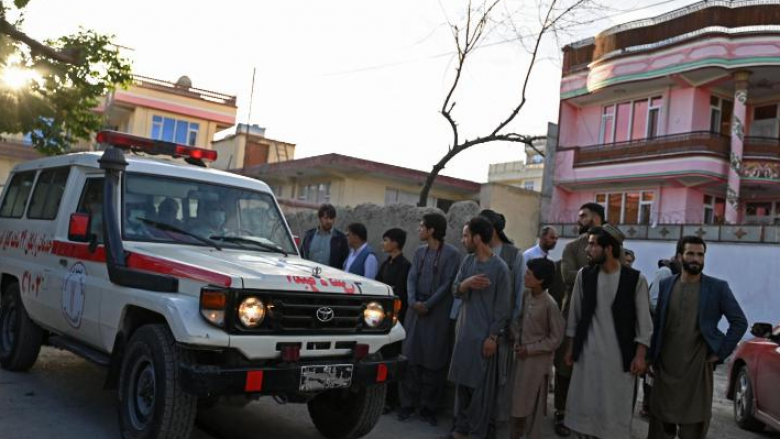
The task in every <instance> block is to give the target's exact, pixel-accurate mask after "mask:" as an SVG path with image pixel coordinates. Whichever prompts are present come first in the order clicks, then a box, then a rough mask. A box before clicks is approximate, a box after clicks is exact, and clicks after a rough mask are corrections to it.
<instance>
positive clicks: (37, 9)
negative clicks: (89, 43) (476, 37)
mask: <svg viewBox="0 0 780 439" xmlns="http://www.w3.org/2000/svg"><path fill="white" fill-rule="evenodd" d="M537 1H538V0H504V1H503V3H502V4H501V7H500V9H499V10H498V13H497V15H496V17H497V18H501V17H507V16H511V17H513V19H512V20H511V23H512V24H509V23H510V22H509V21H507V20H502V22H500V23H498V24H496V25H494V26H491V27H490V29H491V31H490V33H489V34H487V36H486V39H485V43H486V45H485V47H483V48H481V49H480V50H478V51H476V52H474V54H473V55H474V56H473V57H472V58H470V60H469V64H467V66H466V68H465V69H464V72H463V75H462V80H461V87H460V89H459V92H458V93H456V95H455V101H456V102H457V105H456V107H455V110H454V116H455V118H456V120H457V121H458V125H459V127H460V128H461V136H462V137H466V138H473V137H474V136H477V135H483V134H485V133H487V132H490V131H492V129H493V128H495V126H496V125H497V124H498V123H499V122H500V121H501V120H503V119H505V118H506V117H507V116H508V115H509V112H510V111H511V109H512V108H513V107H514V106H515V105H516V104H517V102H518V97H519V95H520V89H521V84H522V79H523V77H524V74H525V69H526V67H527V63H528V60H529V55H528V50H527V49H526V48H525V47H524V46H523V45H521V44H519V43H518V42H517V41H516V40H517V38H516V35H518V34H520V35H527V34H531V33H533V32H534V29H536V28H537V26H536V23H538V20H537V17H538V8H537V6H536V2H537ZM600 1H601V3H602V4H604V5H605V6H606V9H604V10H602V11H600V12H599V13H598V17H599V19H598V20H597V21H593V22H592V23H590V24H586V25H584V26H580V27H578V28H576V29H575V30H574V31H573V32H572V33H571V34H570V35H564V36H561V37H560V40H559V41H556V40H555V39H552V38H550V39H547V40H545V42H544V44H543V45H542V47H541V55H542V56H541V60H540V62H539V63H537V65H536V66H535V68H534V70H533V74H532V76H531V80H530V85H529V90H528V93H527V98H528V100H527V103H526V105H525V107H524V109H523V110H522V112H521V113H520V114H519V116H518V117H517V119H516V121H515V122H514V123H513V124H512V125H511V126H510V128H511V131H514V132H517V133H520V134H534V135H537V134H541V135H543V134H545V133H546V131H547V123H548V122H555V121H556V120H557V117H558V106H559V91H558V90H559V86H560V77H561V68H560V65H561V57H560V45H563V44H568V43H571V42H573V41H577V40H580V39H583V38H587V37H590V36H593V35H594V34H596V33H598V32H599V31H602V30H604V29H607V28H609V27H610V26H613V25H615V24H619V23H623V22H627V21H632V20H636V19H641V18H646V17H651V16H654V15H657V14H659V13H663V12H666V11H670V10H674V9H677V8H679V7H682V6H685V5H688V4H691V3H694V1H692V0H600ZM475 3H476V2H475ZM466 4H467V0H260V1H247V0H242V1H234V0H222V1H218V2H217V1H205V0H189V1H184V0H166V1H162V0H156V1H151V0H134V1H116V0H68V1H54V0H32V1H30V3H29V5H28V6H27V9H26V19H25V23H24V31H25V32H26V33H28V34H29V35H30V36H32V37H34V38H36V39H46V38H55V37H58V36H61V35H66V34H70V33H74V32H76V31H78V29H79V27H84V28H87V29H94V30H97V31H99V32H102V33H108V34H113V35H115V36H116V39H115V41H116V43H117V44H119V45H122V46H125V47H128V48H130V49H131V50H127V51H124V53H125V54H126V55H127V56H128V57H130V58H131V60H132V63H133V71H134V73H136V74H139V75H143V76H151V77H154V78H158V79H164V80H169V81H175V80H176V79H177V78H179V77H180V76H181V75H187V76H189V77H190V78H191V79H192V83H193V86H194V87H198V88H204V89H208V90H213V91H218V92H223V93H228V94H231V95H236V96H237V97H238V121H239V122H241V123H246V122H247V121H249V122H251V123H256V124H259V125H261V126H263V127H266V129H267V131H266V135H267V136H268V137H270V138H273V139H276V140H281V141H286V142H291V143H295V144H297V148H296V158H303V157H309V156H314V155H320V154H327V153H332V152H335V153H339V154H345V155H350V156H355V157H360V158H364V159H368V160H374V161H378V162H383V163H390V164H394V165H399V166H406V167H410V168H414V169H419V170H423V171H429V170H430V169H431V167H432V166H433V164H435V163H436V162H437V161H438V160H439V158H440V157H441V156H442V155H444V154H445V153H446V152H447V148H448V146H449V145H450V143H451V140H452V134H451V131H450V128H449V125H448V123H447V122H446V120H445V119H444V118H443V117H442V116H441V115H440V114H439V110H440V108H441V105H442V102H443V100H444V97H445V96H446V94H447V91H448V90H449V87H450V84H451V81H452V78H453V75H454V66H455V62H454V61H455V55H454V51H455V44H454V41H453V39H452V34H451V31H450V27H449V25H448V21H449V22H453V23H454V22H458V21H460V20H461V19H462V17H463V11H465V5H466ZM587 17H588V20H587V21H590V20H592V19H594V16H593V15H588V16H587ZM529 41H530V40H526V42H529ZM253 69H256V72H257V73H256V77H255V87H254V98H253V105H252V108H251V118H250V111H249V102H250V95H251V91H252V71H253ZM523 158H524V152H523V148H522V146H521V145H519V144H487V145H481V146H477V147H475V148H473V149H471V150H468V151H466V152H464V153H462V154H460V155H459V156H457V157H456V158H454V159H453V160H452V161H451V162H450V164H449V165H448V166H447V167H446V168H445V170H444V171H443V172H442V174H443V175H449V176H453V177H459V178H465V179H469V180H473V181H478V182H484V181H487V174H488V167H489V164H491V163H499V162H508V161H515V160H522V159H523Z"/></svg>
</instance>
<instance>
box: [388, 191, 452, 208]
mask: <svg viewBox="0 0 780 439" xmlns="http://www.w3.org/2000/svg"><path fill="white" fill-rule="evenodd" d="M418 201H420V194H419V193H415V192H409V191H404V190H400V189H395V188H391V187H388V188H385V206H390V205H393V204H405V205H408V206H416V205H417V202H418ZM438 203H439V200H438V199H437V198H436V197H428V204H426V206H438Z"/></svg>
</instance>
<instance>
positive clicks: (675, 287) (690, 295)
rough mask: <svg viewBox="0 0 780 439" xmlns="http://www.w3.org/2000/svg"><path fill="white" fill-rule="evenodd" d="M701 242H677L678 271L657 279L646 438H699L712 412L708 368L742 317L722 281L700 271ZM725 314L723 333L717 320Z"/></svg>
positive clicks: (730, 345)
mask: <svg viewBox="0 0 780 439" xmlns="http://www.w3.org/2000/svg"><path fill="white" fill-rule="evenodd" d="M706 251H707V244H706V243H705V242H704V240H702V239H701V238H699V237H698V236H684V237H682V238H681V239H680V241H679V242H678V243H677V258H678V259H679V260H680V261H681V262H682V268H683V270H682V273H680V274H678V275H676V276H673V277H669V278H666V279H664V280H662V281H661V284H660V288H659V296H658V306H657V307H656V312H655V316H654V317H655V318H654V320H655V322H654V324H655V325H654V326H655V331H653V339H652V344H651V347H650V359H651V364H652V367H653V370H654V372H655V380H654V381H653V397H652V398H651V399H650V414H651V417H650V431H649V434H648V438H649V439H667V438H668V439H673V438H675V437H679V438H681V439H700V438H704V437H706V436H707V430H708V429H709V423H710V418H711V417H712V391H713V376H712V373H713V370H714V368H715V365H717V364H720V363H723V362H724V361H725V360H726V358H728V356H729V355H731V353H732V352H734V348H736V347H737V343H739V341H740V340H741V339H742V336H743V335H744V334H745V331H746V330H747V326H748V325H747V319H746V318H745V314H744V313H743V312H742V308H741V307H740V306H739V303H737V300H736V299H735V298H734V294H732V292H731V289H730V288H729V284H728V283H727V282H726V281H723V280H720V279H717V278H714V277H710V276H707V275H704V274H702V270H703V269H704V254H705V252H706ZM723 317H726V320H728V322H729V328H728V331H727V332H726V334H723V332H721V331H720V329H718V322H720V320H721V318H723Z"/></svg>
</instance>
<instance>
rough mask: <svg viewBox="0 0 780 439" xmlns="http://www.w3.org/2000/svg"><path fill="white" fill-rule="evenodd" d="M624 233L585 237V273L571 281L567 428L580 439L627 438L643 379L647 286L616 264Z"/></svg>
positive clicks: (598, 231)
mask: <svg viewBox="0 0 780 439" xmlns="http://www.w3.org/2000/svg"><path fill="white" fill-rule="evenodd" d="M623 239H624V236H623V233H622V232H621V231H620V230H618V229H617V228H616V227H614V226H612V225H610V224H605V225H604V226H602V227H595V228H593V229H591V230H590V231H589V232H588V245H587V252H588V258H589V260H590V263H591V265H590V266H588V267H584V268H583V269H582V270H580V272H579V273H578V274H577V278H576V281H575V283H574V290H573V291H572V296H571V300H572V301H571V308H570V310H569V319H568V322H567V326H566V337H567V352H566V362H567V363H568V364H571V365H572V366H573V372H572V378H571V385H570V387H569V396H568V399H567V401H566V419H565V421H564V422H565V423H566V426H567V427H568V428H570V429H571V430H572V431H573V432H575V433H576V434H578V435H579V437H583V436H584V437H593V438H601V439H625V438H628V437H631V420H632V418H633V401H634V392H635V391H636V377H637V376H638V375H641V374H643V373H644V372H645V369H646V367H647V366H646V363H645V357H646V355H647V348H648V347H649V345H650V336H651V334H652V330H653V325H652V320H651V318H650V297H649V294H648V289H647V281H646V280H645V278H644V276H642V275H641V274H640V273H639V272H638V271H636V270H634V269H632V268H628V267H626V266H624V265H622V264H621V263H620V256H621V253H622V248H621V246H622V243H623Z"/></svg>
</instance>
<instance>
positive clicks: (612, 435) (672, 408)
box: [301, 203, 747, 439]
mask: <svg viewBox="0 0 780 439" xmlns="http://www.w3.org/2000/svg"><path fill="white" fill-rule="evenodd" d="M318 213H319V217H320V225H319V227H318V228H317V229H313V230H310V231H309V232H307V234H306V236H305V238H304V241H303V245H302V249H301V250H302V255H303V256H304V257H306V258H308V259H311V260H314V261H317V262H320V263H324V264H328V265H331V266H334V267H339V268H342V269H345V270H346V271H349V272H352V273H355V274H359V275H362V276H366V277H370V278H376V279H377V280H380V281H382V282H385V283H387V284H388V285H391V286H392V287H393V288H394V291H395V293H396V295H398V296H399V297H401V299H402V301H403V302H404V306H403V312H402V316H401V319H402V321H403V323H404V327H405V329H406V333H407V337H406V340H405V341H404V343H403V347H402V352H403V354H404V355H405V356H406V357H407V359H408V367H407V369H406V372H405V374H404V376H403V377H402V379H401V382H400V384H399V386H398V393H399V394H398V396H397V397H398V400H397V401H394V398H392V397H389V398H388V402H389V403H393V402H395V404H397V406H398V414H397V416H398V419H399V420H406V419H408V418H410V417H411V416H413V415H414V414H415V413H417V414H418V416H419V417H420V419H422V420H424V421H426V422H428V423H429V424H431V425H436V424H437V418H436V411H437V408H438V407H439V405H440V402H441V400H442V395H443V392H444V388H445V384H446V380H447V379H449V380H450V381H451V382H453V383H454V384H455V393H456V396H455V410H454V412H455V419H454V422H453V427H452V430H451V432H450V434H449V435H448V436H447V438H448V439H463V438H472V439H481V438H488V437H502V438H503V437H511V438H513V439H514V438H520V437H527V438H539V437H540V434H541V433H540V421H541V418H542V416H543V415H544V414H545V412H546V404H547V390H548V386H549V381H548V380H549V378H550V375H551V370H552V366H553V364H554V366H555V368H554V370H555V377H554V378H555V380H554V387H555V410H556V411H555V417H554V422H555V431H556V434H558V435H559V436H562V437H565V436H570V435H572V434H573V435H574V436H575V437H578V438H601V439H625V438H628V437H630V431H631V421H632V418H633V407H634V402H635V401H636V394H635V392H636V382H637V381H636V379H637V377H638V376H643V375H645V374H646V373H652V374H653V375H654V389H653V392H652V398H650V404H649V405H648V406H647V407H648V409H649V412H650V432H649V435H648V437H649V439H667V438H668V439H673V438H675V437H680V438H681V439H688V438H691V439H693V438H696V439H699V438H704V437H706V434H707V430H708V427H709V419H710V417H711V407H712V387H713V378H712V372H713V369H714V367H715V366H716V365H717V364H719V363H722V362H723V361H724V360H725V359H726V358H727V357H728V356H729V355H730V354H731V353H732V351H733V350H734V348H735V347H736V344H737V342H738V341H739V340H740V339H741V337H742V335H743V334H744V332H745V331H746V329H747V321H746V319H745V316H744V314H743V312H742V310H741V308H740V307H739V304H738V303H737V302H736V300H735V299H734V296H733V294H732V293H731V290H730V289H729V287H728V284H727V283H726V282H725V281H722V280H719V279H716V278H713V277H710V276H707V275H703V274H702V270H703V268H704V256H705V253H706V243H705V242H704V241H703V240H701V239H700V238H698V237H693V236H688V237H683V238H682V239H680V241H679V242H678V245H677V249H676V250H677V251H676V256H675V259H676V260H677V261H678V262H679V264H680V265H681V266H682V272H681V273H680V274H677V275H673V276H668V277H666V278H665V279H663V280H660V278H658V277H657V278H656V280H655V281H654V284H655V285H653V289H654V290H655V291H657V292H658V293H657V306H656V305H655V302H656V298H653V299H652V300H651V297H650V294H649V287H648V283H647V281H646V279H645V278H644V276H642V274H640V273H639V272H638V271H636V270H634V269H633V268H630V264H627V263H626V253H625V249H624V248H623V240H624V239H625V237H624V236H623V234H622V232H621V231H620V230H619V229H617V228H616V227H614V226H612V225H610V224H607V223H605V222H604V209H603V207H602V206H601V205H599V204H596V203H587V204H585V205H583V206H582V208H581V209H580V211H579V219H578V222H579V225H580V232H581V235H580V237H579V238H578V239H575V240H574V241H572V242H570V243H569V244H568V245H567V246H566V248H565V249H564V252H563V258H562V260H561V261H558V262H557V263H555V262H553V261H551V260H550V258H549V251H550V250H552V249H553V248H554V247H555V244H556V242H557V240H558V232H557V230H555V229H554V228H552V227H545V228H543V229H542V231H541V233H540V235H539V243H538V244H537V245H536V246H535V247H532V248H530V249H528V250H526V251H525V253H521V252H520V250H519V249H518V248H517V247H515V246H514V245H513V244H512V242H511V241H510V240H509V239H508V238H507V237H506V235H505V234H504V228H505V226H506V220H505V218H504V216H503V215H501V214H499V213H497V212H494V211H492V210H484V211H482V212H480V214H479V215H478V216H476V217H474V218H472V219H471V220H470V221H469V222H468V223H467V224H465V225H464V226H463V232H462V239H461V243H462V244H463V246H464V248H465V250H466V251H467V255H466V256H465V258H464V257H462V256H461V254H460V252H459V251H458V250H457V249H456V248H455V247H454V246H452V245H450V244H447V243H446V242H444V238H445V235H446V232H447V220H446V218H445V217H444V216H443V215H441V214H438V213H430V214H426V215H424V216H423V218H422V220H421V222H420V225H419V230H418V237H419V238H420V240H421V242H422V245H421V246H420V247H419V248H417V250H416V251H415V253H414V257H413V260H412V262H411V263H410V262H409V261H408V260H406V259H405V258H404V256H403V254H402V250H403V246H404V243H405V241H406V233H405V232H404V231H403V230H401V229H390V230H388V231H386V232H385V234H384V235H383V250H384V251H385V252H386V253H388V255H389V256H388V258H387V259H386V260H385V261H384V262H383V263H382V264H381V266H379V264H378V259H377V256H376V254H375V253H374V251H373V250H372V249H371V247H370V246H369V245H368V244H367V243H366V238H367V236H366V235H367V233H366V228H365V226H364V225H362V224H359V223H354V224H350V225H349V226H348V227H347V234H346V235H344V234H343V233H341V232H339V231H338V230H336V229H335V228H333V223H334V220H335V216H336V215H335V209H334V208H333V207H332V206H330V205H324V206H322V207H321V208H320V210H319V212H318ZM630 257H631V258H632V260H633V258H634V255H633V252H631V254H630ZM651 301H652V302H653V306H652V307H651ZM651 309H652V310H653V312H652V314H651ZM404 314H405V315H404ZM723 316H725V317H726V319H727V320H728V322H729V329H728V331H727V333H726V334H723V333H722V332H721V331H720V330H719V329H718V326H717V325H718V322H719V321H720V319H721V317H723ZM653 328H655V330H654V329H653ZM391 393H392V392H391ZM648 396H649V392H646V394H645V398H648Z"/></svg>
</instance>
